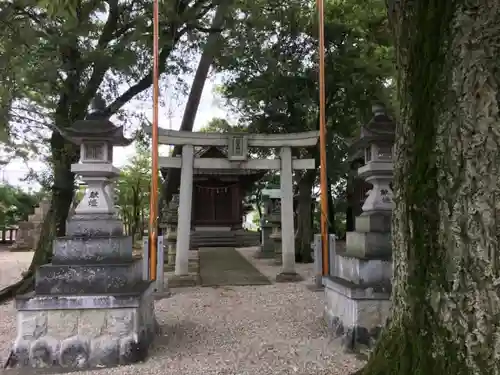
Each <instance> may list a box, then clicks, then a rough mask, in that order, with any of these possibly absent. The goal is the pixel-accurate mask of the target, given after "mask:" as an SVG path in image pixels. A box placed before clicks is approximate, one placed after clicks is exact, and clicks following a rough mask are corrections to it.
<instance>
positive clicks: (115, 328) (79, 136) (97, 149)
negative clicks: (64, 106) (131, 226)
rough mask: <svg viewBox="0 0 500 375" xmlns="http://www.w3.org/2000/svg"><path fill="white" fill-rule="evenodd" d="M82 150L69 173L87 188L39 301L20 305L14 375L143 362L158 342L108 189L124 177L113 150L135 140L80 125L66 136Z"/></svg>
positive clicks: (30, 297) (146, 293)
mask: <svg viewBox="0 0 500 375" xmlns="http://www.w3.org/2000/svg"><path fill="white" fill-rule="evenodd" d="M61 133H62V135H63V136H64V137H65V138H66V139H68V140H69V141H71V142H74V143H75V144H78V145H80V163H78V164H73V165H72V166H71V171H72V172H74V173H76V174H78V175H80V176H81V178H82V179H83V180H84V181H85V183H86V190H85V194H84V197H83V199H82V201H81V202H80V203H79V204H78V206H77V207H76V209H75V212H74V214H73V215H72V216H71V217H70V218H69V219H68V223H67V226H66V236H63V237H58V238H56V239H55V240H54V245H53V246H54V247H53V257H52V262H51V263H50V264H46V265H43V266H40V267H38V268H37V270H36V273H35V288H34V293H30V294H27V295H24V296H19V297H17V298H16V308H17V321H18V324H17V327H18V332H17V337H16V340H15V342H14V345H13V349H12V351H11V356H10V360H9V363H8V365H9V366H10V367H51V366H54V367H58V368H60V367H62V368H65V369H88V368H95V367H107V366H114V365H118V364H129V363H134V362H138V361H142V360H144V359H145V357H146V355H147V352H148V348H149V346H150V344H151V343H152V341H153V338H154V335H155V334H156V321H155V316H154V306H153V302H154V299H153V294H152V293H153V289H154V284H153V283H151V282H150V281H143V278H142V267H141V265H142V260H140V259H134V258H133V255H132V238H131V237H130V236H125V235H124V234H123V225H122V222H121V220H120V219H119V218H118V217H117V215H116V212H115V207H114V203H113V199H112V198H113V197H112V194H110V190H109V189H108V188H107V186H108V185H109V184H110V182H111V179H112V178H114V177H116V176H118V173H119V170H118V169H117V168H115V167H113V165H112V161H113V146H126V145H129V144H130V143H131V142H132V140H129V139H126V138H125V137H124V136H123V128H122V127H116V126H114V125H113V124H112V123H111V122H110V121H108V120H106V119H100V120H99V119H89V120H83V121H78V122H76V123H75V124H74V125H73V126H72V127H71V128H68V129H64V130H62V131H61Z"/></svg>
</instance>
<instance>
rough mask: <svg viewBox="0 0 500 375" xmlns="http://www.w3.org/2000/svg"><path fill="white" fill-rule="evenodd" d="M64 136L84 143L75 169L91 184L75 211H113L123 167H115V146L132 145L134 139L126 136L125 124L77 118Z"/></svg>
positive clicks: (87, 183) (102, 213) (88, 184)
mask: <svg viewBox="0 0 500 375" xmlns="http://www.w3.org/2000/svg"><path fill="white" fill-rule="evenodd" d="M63 135H64V137H65V138H67V139H68V140H70V141H71V142H73V143H75V144H77V145H80V163H79V164H74V165H73V166H72V167H71V171H72V172H74V173H76V174H78V175H80V176H81V178H82V179H83V181H84V182H85V183H86V185H87V187H86V189H85V194H84V196H83V199H82V200H81V202H80V204H79V205H78V206H77V207H76V209H75V215H82V214H95V215H112V216H114V214H115V213H116V210H115V206H114V192H113V189H112V182H113V179H114V178H116V177H118V175H119V172H120V171H119V170H118V169H117V168H115V167H113V164H112V163H113V146H128V145H129V144H131V143H132V141H133V140H131V139H126V138H125V137H124V136H123V127H116V126H114V125H113V123H111V122H110V121H109V120H82V121H77V122H76V123H75V124H74V125H73V126H72V127H71V128H69V129H65V130H64V134H63Z"/></svg>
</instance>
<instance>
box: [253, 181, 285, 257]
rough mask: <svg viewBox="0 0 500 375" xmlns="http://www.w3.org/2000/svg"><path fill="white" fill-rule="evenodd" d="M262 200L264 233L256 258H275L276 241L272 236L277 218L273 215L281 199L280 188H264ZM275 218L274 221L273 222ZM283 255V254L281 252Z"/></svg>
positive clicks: (261, 225) (262, 226)
mask: <svg viewBox="0 0 500 375" xmlns="http://www.w3.org/2000/svg"><path fill="white" fill-rule="evenodd" d="M262 200H263V202H264V212H263V215H262V219H261V223H260V229H261V233H262V239H261V246H260V250H259V251H258V252H257V253H256V255H255V256H256V258H274V256H275V255H274V241H273V239H272V238H271V233H272V231H273V226H275V225H274V223H275V222H276V220H274V219H277V218H276V215H274V216H272V215H273V207H274V206H275V205H276V202H278V201H279V200H280V189H263V190H262ZM272 220H274V221H273V222H271V221H272ZM280 255H281V254H280Z"/></svg>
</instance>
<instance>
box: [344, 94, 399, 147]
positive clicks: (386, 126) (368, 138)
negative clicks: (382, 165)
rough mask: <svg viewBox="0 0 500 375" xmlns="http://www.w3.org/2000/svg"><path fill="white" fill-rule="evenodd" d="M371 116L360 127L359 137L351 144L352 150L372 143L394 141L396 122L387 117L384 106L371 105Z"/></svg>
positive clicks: (379, 104) (378, 104)
mask: <svg viewBox="0 0 500 375" xmlns="http://www.w3.org/2000/svg"><path fill="white" fill-rule="evenodd" d="M372 112H373V117H372V119H371V120H370V121H369V122H368V124H366V125H363V126H362V127H361V132H360V137H359V139H358V140H357V141H355V142H354V143H353V144H352V145H351V149H352V151H355V150H359V149H362V148H364V147H367V146H368V145H369V144H372V143H379V144H380V143H382V144H383V143H391V144H393V143H394V137H395V131H396V123H395V122H394V120H393V119H392V118H391V117H389V115H388V114H387V112H386V109H385V106H384V105H383V104H381V103H376V104H374V105H373V106H372Z"/></svg>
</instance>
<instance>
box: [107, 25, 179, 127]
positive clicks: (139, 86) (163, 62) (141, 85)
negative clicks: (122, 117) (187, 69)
mask: <svg viewBox="0 0 500 375" xmlns="http://www.w3.org/2000/svg"><path fill="white" fill-rule="evenodd" d="M176 31H177V30H175V28H174V26H173V25H172V41H171V43H169V44H168V45H167V46H165V47H163V48H162V50H161V51H160V55H159V57H158V60H159V66H158V70H159V74H160V75H161V74H163V73H165V70H166V68H167V59H168V57H169V56H170V53H172V51H173V49H174V47H175V46H176V44H177V42H178V41H179V40H180V38H181V36H182V35H184V33H185V32H186V29H183V30H180V31H177V32H176ZM174 35H175V36H174ZM152 84H153V69H152V68H151V71H150V72H149V73H148V74H147V75H146V76H144V77H143V78H142V79H141V80H140V81H139V82H137V83H136V84H135V85H133V86H131V87H129V89H128V90H127V91H125V92H124V93H123V94H122V95H120V96H119V97H118V98H116V99H115V100H114V101H113V103H111V104H110V105H109V106H108V107H107V108H106V109H105V110H104V111H102V112H101V113H100V115H102V116H103V117H106V118H109V117H111V116H112V115H114V114H115V113H116V112H117V111H118V110H119V109H120V108H121V107H123V106H124V105H125V104H126V103H127V102H128V101H129V100H131V99H132V98H133V97H134V96H136V95H138V94H140V93H141V92H143V91H144V90H146V89H148V88H149V86H151V85H152Z"/></svg>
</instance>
